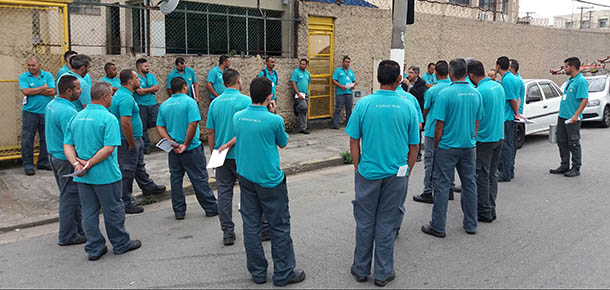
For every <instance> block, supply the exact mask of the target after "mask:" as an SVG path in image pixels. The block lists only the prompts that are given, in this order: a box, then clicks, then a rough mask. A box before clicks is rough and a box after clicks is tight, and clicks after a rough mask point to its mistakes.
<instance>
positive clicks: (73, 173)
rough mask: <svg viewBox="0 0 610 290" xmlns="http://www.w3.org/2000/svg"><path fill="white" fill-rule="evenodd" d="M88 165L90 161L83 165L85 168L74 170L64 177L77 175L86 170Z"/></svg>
mask: <svg viewBox="0 0 610 290" xmlns="http://www.w3.org/2000/svg"><path fill="white" fill-rule="evenodd" d="M87 167H89V162H87V164H85V167H83V169H81V170H77V171H74V172H72V173H70V174H66V175H64V176H62V177H76V176H78V175H79V174H81V173H83V172H84V171H85V170H87Z"/></svg>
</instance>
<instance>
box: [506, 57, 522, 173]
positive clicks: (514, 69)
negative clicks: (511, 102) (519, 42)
mask: <svg viewBox="0 0 610 290" xmlns="http://www.w3.org/2000/svg"><path fill="white" fill-rule="evenodd" d="M509 70H510V72H511V73H513V74H514V75H515V76H516V77H517V79H519V85H520V89H519V114H523V106H524V105H525V82H524V81H523V78H522V77H521V75H520V74H519V62H518V61H517V60H516V59H512V58H511V59H510V66H509ZM513 125H514V130H513V131H514V135H515V136H514V137H513V141H514V145H513V146H514V147H513V148H514V150H513V160H515V162H516V159H517V150H518V149H519V148H517V141H518V139H519V137H518V135H519V130H518V126H519V124H518V123H517V122H515V124H513ZM512 177H515V172H514V166H513V171H512V172H511V178H512Z"/></svg>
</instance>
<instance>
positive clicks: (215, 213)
mask: <svg viewBox="0 0 610 290" xmlns="http://www.w3.org/2000/svg"><path fill="white" fill-rule="evenodd" d="M217 215H218V212H213V213H207V212H206V213H205V216H206V217H215V216H217Z"/></svg>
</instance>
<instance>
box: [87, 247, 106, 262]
mask: <svg viewBox="0 0 610 290" xmlns="http://www.w3.org/2000/svg"><path fill="white" fill-rule="evenodd" d="M106 253H108V247H106V246H104V249H103V250H102V252H101V253H100V254H99V255H97V256H89V261H97V260H99V259H100V258H101V257H102V256H103V255H106Z"/></svg>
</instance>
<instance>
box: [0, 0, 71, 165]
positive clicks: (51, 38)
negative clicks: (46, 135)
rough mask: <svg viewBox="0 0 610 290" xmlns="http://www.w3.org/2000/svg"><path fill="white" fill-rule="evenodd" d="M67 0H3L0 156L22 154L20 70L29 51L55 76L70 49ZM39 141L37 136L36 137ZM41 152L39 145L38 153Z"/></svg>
mask: <svg viewBox="0 0 610 290" xmlns="http://www.w3.org/2000/svg"><path fill="white" fill-rule="evenodd" d="M66 3H67V2H60V1H58V2H44V1H18V0H0V34H1V35H2V36H3V37H4V40H5V41H3V42H1V43H0V64H2V68H3V69H2V70H0V98H1V99H2V106H1V107H0V160H9V159H18V158H21V145H20V144H21V106H22V102H21V100H22V99H23V95H22V93H21V91H19V84H18V77H19V74H21V73H23V72H25V71H26V59H27V57H28V56H30V55H36V56H38V57H39V58H40V60H41V63H42V69H43V70H45V71H48V72H50V73H51V74H53V76H55V73H56V72H57V70H58V69H59V68H60V67H61V66H62V65H63V53H64V52H65V51H66V50H67V49H68V41H69V39H68V5H67V4H66ZM36 143H37V144H38V140H37V141H36ZM37 155H38V145H36V152H35V156H37Z"/></svg>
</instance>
